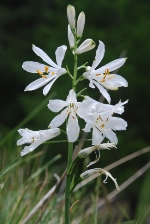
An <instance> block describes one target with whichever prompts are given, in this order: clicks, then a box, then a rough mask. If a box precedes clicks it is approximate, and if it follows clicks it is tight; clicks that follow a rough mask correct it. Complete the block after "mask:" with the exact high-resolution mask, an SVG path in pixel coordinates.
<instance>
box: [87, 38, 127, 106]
mask: <svg viewBox="0 0 150 224" xmlns="http://www.w3.org/2000/svg"><path fill="white" fill-rule="evenodd" d="M104 53H105V45H104V43H103V42H102V41H99V46H98V48H97V51H96V56H95V59H94V61H93V64H92V67H90V66H88V67H87V71H86V72H85V73H84V74H83V77H84V78H85V79H88V80H89V81H90V83H89V87H91V88H95V86H96V87H97V88H98V89H99V91H100V93H101V94H102V95H103V96H104V97H105V98H106V99H107V101H108V102H109V103H110V101H111V99H110V95H109V94H108V92H107V91H106V89H110V90H117V89H118V87H121V86H124V87H127V86H128V83H127V81H126V80H125V79H124V78H123V77H122V76H120V75H116V74H110V72H111V71H115V70H116V69H118V68H120V67H121V66H122V65H123V64H124V63H125V61H126V58H119V59H117V60H114V61H112V62H110V63H108V64H106V65H104V66H102V67H101V68H98V69H96V67H97V66H98V65H99V63H100V62H101V60H102V59H103V57H104ZM105 88H106V89H105Z"/></svg>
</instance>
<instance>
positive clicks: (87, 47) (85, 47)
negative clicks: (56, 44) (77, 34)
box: [76, 39, 95, 54]
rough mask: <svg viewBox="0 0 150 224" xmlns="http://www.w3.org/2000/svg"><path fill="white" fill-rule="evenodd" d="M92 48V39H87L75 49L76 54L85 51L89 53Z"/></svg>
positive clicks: (93, 44) (93, 45) (93, 43)
mask: <svg viewBox="0 0 150 224" xmlns="http://www.w3.org/2000/svg"><path fill="white" fill-rule="evenodd" d="M94 47H95V42H94V41H93V40H92V39H87V40H85V41H84V42H83V43H82V44H81V45H80V46H79V47H78V48H77V49H76V54H82V53H84V52H86V51H90V50H92V49H93V48H94Z"/></svg>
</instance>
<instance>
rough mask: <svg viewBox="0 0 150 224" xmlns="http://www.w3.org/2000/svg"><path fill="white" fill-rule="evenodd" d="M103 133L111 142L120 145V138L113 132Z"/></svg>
mask: <svg viewBox="0 0 150 224" xmlns="http://www.w3.org/2000/svg"><path fill="white" fill-rule="evenodd" d="M103 133H104V135H105V136H106V138H108V139H109V140H110V142H112V143H115V144H117V143H118V138H117V136H116V134H115V133H114V132H113V131H112V130H108V131H105V130H104V129H103Z"/></svg>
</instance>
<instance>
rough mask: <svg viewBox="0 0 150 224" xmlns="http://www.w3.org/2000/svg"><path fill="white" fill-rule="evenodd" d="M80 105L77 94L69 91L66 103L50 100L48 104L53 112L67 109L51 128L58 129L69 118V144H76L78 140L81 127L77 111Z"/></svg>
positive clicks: (54, 120) (53, 122) (52, 123)
mask: <svg viewBox="0 0 150 224" xmlns="http://www.w3.org/2000/svg"><path fill="white" fill-rule="evenodd" d="M77 105H78V103H77V99H76V93H75V92H74V90H73V89H72V90H70V91H69V95H68V97H67V99H66V101H63V100H50V101H49V104H48V108H49V109H50V110H51V111H53V112H59V111H60V110H62V109H63V108H64V107H66V108H65V109H64V110H63V111H62V112H61V113H60V114H59V115H57V116H56V117H55V118H54V119H53V120H52V121H51V123H50V124H49V127H51V128H57V127H59V126H60V125H61V124H63V123H64V121H65V120H66V118H67V117H68V116H69V118H68V122H67V135H68V141H69V142H75V141H76V140H77V139H78V136H79V131H80V127H79V124H78V119H77V116H76V114H77V109H78V106H77Z"/></svg>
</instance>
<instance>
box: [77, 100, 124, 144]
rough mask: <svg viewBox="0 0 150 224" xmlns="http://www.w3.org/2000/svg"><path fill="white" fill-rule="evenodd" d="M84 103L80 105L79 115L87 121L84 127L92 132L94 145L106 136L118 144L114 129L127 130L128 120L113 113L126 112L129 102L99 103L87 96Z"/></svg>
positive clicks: (86, 130)
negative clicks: (126, 105) (125, 107)
mask: <svg viewBox="0 0 150 224" xmlns="http://www.w3.org/2000/svg"><path fill="white" fill-rule="evenodd" d="M86 98H87V99H86V100H84V101H83V102H82V103H80V104H79V105H78V107H79V108H78V115H79V116H80V117H81V118H83V119H84V120H85V122H86V126H85V128H84V129H83V130H84V131H85V132H90V130H91V128H92V129H93V133H92V145H98V144H100V143H101V142H102V141H103V139H104V137H106V138H108V139H109V140H110V142H112V143H115V144H117V143H118V139H117V136H116V134H115V133H114V132H113V130H126V127H127V122H126V121H125V120H123V119H121V118H118V117H114V116H113V113H118V114H122V113H123V112H124V106H123V105H124V104H126V103H127V102H128V100H127V101H125V102H123V103H122V102H119V103H118V104H116V105H114V106H112V105H108V104H102V103H99V102H97V101H95V100H93V99H91V98H90V97H86Z"/></svg>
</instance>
